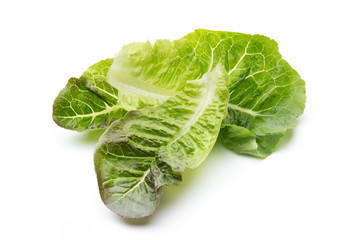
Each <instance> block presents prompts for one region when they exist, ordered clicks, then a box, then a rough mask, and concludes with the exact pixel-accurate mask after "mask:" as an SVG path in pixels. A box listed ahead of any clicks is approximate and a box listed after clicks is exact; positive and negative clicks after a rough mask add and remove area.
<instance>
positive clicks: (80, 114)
mask: <svg viewBox="0 0 360 240" xmlns="http://www.w3.org/2000/svg"><path fill="white" fill-rule="evenodd" d="M112 63H113V60H112V59H106V60H103V61H100V62H98V63H96V64H94V65H93V66H91V67H90V68H89V69H87V70H86V71H85V72H84V73H83V75H82V76H81V77H80V78H70V79H69V81H68V84H67V85H66V87H65V88H64V89H63V90H62V91H61V92H60V93H59V95H58V96H57V98H56V99H55V101H54V105H53V119H54V121H55V122H56V123H57V124H58V125H59V126H61V127H64V128H67V129H71V130H77V131H82V130H86V129H94V128H95V129H96V128H104V127H108V126H109V125H110V123H111V122H112V121H114V120H116V119H119V118H121V117H123V116H124V115H125V113H126V111H125V110H123V109H122V108H121V107H120V106H119V104H118V90H117V89H116V88H114V87H112V86H111V85H110V84H109V83H108V82H107V81H106V75H107V73H108V71H109V68H110V66H111V64H112Z"/></svg>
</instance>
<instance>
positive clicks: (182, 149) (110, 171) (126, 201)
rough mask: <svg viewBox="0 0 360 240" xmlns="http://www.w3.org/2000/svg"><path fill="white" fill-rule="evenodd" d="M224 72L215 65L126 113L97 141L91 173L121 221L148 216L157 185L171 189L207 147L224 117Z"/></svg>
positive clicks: (157, 192)
mask: <svg viewBox="0 0 360 240" xmlns="http://www.w3.org/2000/svg"><path fill="white" fill-rule="evenodd" d="M228 81H229V78H228V74H227V72H226V71H225V69H224V68H223V66H222V65H221V64H218V65H217V67H215V68H214V70H213V71H211V72H209V73H206V74H204V75H203V77H202V78H201V79H197V80H189V81H187V83H186V85H185V88H184V89H183V90H182V91H181V92H180V93H179V94H178V95H175V96H174V97H170V98H169V99H168V100H166V101H165V102H164V103H162V104H160V105H158V106H155V107H147V108H143V109H141V110H133V111H130V112H128V113H127V114H126V115H125V117H124V118H123V119H120V120H117V121H115V122H114V123H113V124H112V125H111V126H110V127H109V128H108V129H107V130H106V132H105V133H104V135H103V136H102V137H101V138H100V142H99V143H98V145H97V149H96V151H95V169H96V173H97V177H98V184H99V189H100V194H101V197H102V200H103V201H104V203H105V204H106V206H107V207H108V208H110V209H111V210H112V211H114V212H115V213H117V214H118V215H121V216H123V217H126V218H139V217H144V216H147V215H150V214H151V213H153V212H154V211H155V209H156V207H157V205H158V202H159V200H160V190H161V186H162V185H177V184H178V183H179V182H180V181H181V173H182V171H183V169H184V168H194V167H196V166H198V165H199V164H200V163H201V162H202V161H203V160H204V159H205V157H206V156H207V155H208V153H209V152H210V150H211V149H212V147H213V145H214V143H215V141H216V138H217V135H218V133H219V131H220V127H221V122H222V120H223V119H224V117H225V116H226V113H227V106H228V99H229V92H228V89H227V85H228Z"/></svg>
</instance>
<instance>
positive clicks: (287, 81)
mask: <svg viewBox="0 0 360 240" xmlns="http://www.w3.org/2000/svg"><path fill="white" fill-rule="evenodd" d="M218 62H221V63H222V64H223V65H224V67H225V70H226V71H227V72H228V74H229V77H230V86H229V92H230V103H229V110H228V111H229V113H228V116H227V118H226V119H225V120H224V122H223V129H222V130H221V134H220V135H221V139H222V141H223V142H224V143H225V146H227V147H228V148H230V149H232V150H233V151H235V152H237V153H243V154H249V155H254V156H257V157H266V156H268V155H269V154H270V153H271V152H272V151H273V150H274V149H275V147H276V145H277V143H278V142H279V140H280V138H281V137H282V136H283V135H284V133H285V132H286V131H287V130H288V129H291V128H294V127H295V126H296V118H297V117H298V116H300V115H301V114H302V112H303V111H304V107H305V84H304V81H303V80H302V79H301V78H300V76H299V74H298V73H297V72H296V71H295V70H294V69H292V68H291V66H290V65H289V64H288V63H287V62H286V61H285V60H283V59H282V57H281V55H280V53H279V50H278V45H277V43H276V42H275V41H274V40H271V39H269V38H268V37H265V36H262V35H249V34H242V33H234V32H222V31H210V30H203V29H199V30H195V31H194V32H193V33H190V34H188V35H186V36H185V37H183V38H181V39H179V40H175V41H172V42H171V41H168V40H158V41H157V42H155V44H154V45H151V44H150V43H149V42H146V43H132V44H129V45H127V46H124V47H123V49H122V50H121V51H120V52H119V53H118V54H117V55H116V56H115V59H114V63H113V64H112V65H111V64H110V63H109V62H107V63H108V64H109V65H108V66H107V68H110V70H109V71H108V74H107V72H106V71H103V74H104V75H103V78H102V79H104V81H103V82H104V84H105V82H106V83H107V84H109V85H107V86H109V87H113V89H115V90H114V91H110V92H112V96H114V97H117V102H116V104H115V105H112V106H109V107H107V108H106V107H104V104H103V105H101V106H102V108H92V109H89V108H88V107H87V106H86V105H83V104H79V103H78V101H77V100H82V98H83V95H86V94H87V92H86V91H84V92H79V91H73V92H72V93H69V94H68V97H67V99H69V98H72V99H73V100H72V102H75V101H76V102H75V104H74V105H76V106H77V108H75V107H74V108H75V109H78V111H77V112H75V114H74V113H73V112H71V109H70V110H69V107H68V105H69V104H68V105H66V104H65V103H63V101H61V104H54V113H55V110H56V112H57V114H55V115H56V116H57V117H56V118H55V117H54V119H56V120H55V121H57V123H58V124H59V125H60V126H65V127H66V128H69V129H71V128H73V129H75V130H84V129H87V128H101V127H107V126H108V125H109V123H110V122H111V121H113V119H114V118H115V117H122V116H123V114H124V113H125V112H126V111H130V110H134V109H141V108H143V107H146V106H156V105H158V104H161V103H163V102H164V101H166V100H167V99H168V98H169V97H172V96H174V95H176V94H178V93H179V91H181V90H182V89H183V87H184V86H185V83H186V80H188V79H199V78H201V76H202V75H203V74H204V73H206V72H208V71H211V70H212V69H213V68H214V66H215V65H216V64H217V63H218ZM110 65H111V67H110ZM87 86H88V89H91V88H92V82H91V81H87ZM69 88H70V87H66V88H65V89H68V90H66V91H65V92H66V93H68V92H69ZM99 89H102V90H103V92H108V90H104V88H101V87H100V88H99ZM99 89H98V90H99ZM63 91H64V90H63ZM92 93H93V92H92ZM116 93H117V94H116ZM62 95H64V94H63V93H60V95H59V97H60V99H63V96H62ZM96 96H98V95H96ZM59 97H58V98H59ZM68 101H69V100H68ZM59 102H60V101H57V100H56V101H55V103H59ZM55 105H56V106H55ZM59 105H60V106H61V108H59ZM63 106H65V108H64V107H63ZM105 106H108V105H105ZM104 109H105V110H104ZM65 110H66V111H65ZM92 111H93V112H92ZM109 111H110V112H111V111H113V112H115V114H110V112H109ZM82 112H86V113H87V114H91V115H94V114H95V115H96V117H97V118H94V117H92V116H88V115H86V114H85V116H87V118H86V117H85V118H84V117H82V115H84V114H81V113H82ZM68 115H70V117H74V115H76V118H73V119H71V118H70V119H69V118H68ZM58 116H64V117H67V118H65V120H66V121H65V120H62V121H61V122H60V121H59V120H58V119H59V117H58ZM68 122H70V123H68ZM94 122H95V123H96V124H94ZM99 122H101V124H100V123H99ZM79 126H80V129H79Z"/></svg>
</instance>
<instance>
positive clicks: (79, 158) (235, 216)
mask: <svg viewBox="0 0 360 240" xmlns="http://www.w3.org/2000/svg"><path fill="white" fill-rule="evenodd" d="M356 3H357V1H346V0H342V1H315V0H313V1H240V0H237V1H226V0H218V1H210V0H207V1H195V0H192V1H184V0H182V1H180V0H179V1H150V0H149V1H135V0H134V1H75V0H72V1H37V0H33V1H1V3H0V26H1V27H0V31H1V32H0V35H1V37H0V59H1V60H0V61H1V62H0V69H1V75H0V78H1V85H0V98H1V99H0V104H1V105H0V106H1V113H0V114H1V117H0V124H1V127H2V129H1V131H0V138H1V140H2V143H1V155H0V156H1V166H0V169H1V173H0V191H1V192H0V194H1V196H0V219H1V221H2V223H1V224H0V226H1V227H0V228H1V230H0V239H6V240H7V239H39V240H41V239H87V240H90V239H110V238H111V239H144V238H146V239H209V238H210V239H212V238H214V239H215V238H216V239H217V238H222V239H277V240H279V239H287V240H289V239H291V240H292V239H317V240H318V239H347V240H349V239H360V192H359V190H360V186H359V185H360V157H359V149H360V146H359V143H360V137H359V136H360V129H359V119H360V118H359V116H360V114H359V104H360V100H359V95H360V90H359V87H360V57H359V56H360V50H359V49H360V48H359V45H360V33H359V23H360V17H359V9H360V8H359V6H357V5H356ZM196 28H206V29H212V30H223V31H235V32H243V33H250V34H255V33H259V34H263V35H266V36H269V37H271V38H273V39H275V40H276V41H277V42H278V43H279V47H280V52H281V53H282V55H283V57H284V58H285V59H286V60H287V61H288V62H289V63H290V64H291V65H292V67H294V68H295V69H296V70H297V71H298V72H299V73H300V74H301V76H302V78H303V79H304V80H305V81H306V89H307V104H306V109H305V113H304V115H303V116H301V117H300V118H299V124H298V127H297V128H296V129H295V130H294V131H292V132H290V133H288V134H287V135H286V139H285V141H282V143H281V144H280V146H279V148H278V149H277V150H276V152H274V153H273V154H272V155H271V156H269V157H268V158H266V159H265V160H260V159H256V158H252V157H245V156H239V155H236V154H233V153H232V152H230V151H228V150H226V149H225V148H224V147H223V146H221V144H216V146H215V148H214V150H213V151H212V152H211V154H210V155H209V157H208V159H207V160H206V161H205V162H204V163H203V164H202V165H201V166H200V167H199V168H197V169H195V170H192V171H186V172H185V174H184V182H183V184H182V185H181V186H180V187H177V188H175V187H173V188H169V187H168V188H164V194H163V200H162V203H161V205H160V207H159V209H158V211H157V212H156V213H155V214H154V215H153V216H152V217H149V218H146V219H144V220H141V221H126V220H123V219H121V218H120V217H117V216H116V215H114V214H113V213H112V212H110V211H109V210H108V209H107V208H106V207H105V206H104V205H103V203H102V202H101V200H100V197H99V194H98V189H97V183H96V176H95V171H94V167H93V162H92V154H93V150H94V146H95V144H96V142H97V138H98V136H99V134H100V133H98V132H95V133H90V134H89V133H88V134H86V133H85V134H84V133H77V132H71V131H68V130H64V129H61V128H60V127H58V126H57V125H56V124H55V123H54V122H53V121H52V119H51V114H52V103H53V100H54V99H55V97H56V96H57V94H58V92H59V91H60V90H61V89H62V88H63V87H64V86H65V84H66V82H67V80H68V79H69V78H70V77H73V76H75V77H79V76H80V75H81V73H82V72H83V71H84V70H85V69H87V68H88V67H89V66H90V65H92V64H93V63H95V62H97V61H99V60H101V59H105V58H108V57H112V56H113V55H114V53H115V52H117V51H118V50H119V49H120V48H121V46H122V45H123V44H127V43H130V42H133V41H146V40H147V39H150V40H152V41H154V40H155V39H158V38H168V39H171V40H174V39H177V38H180V37H182V36H184V35H186V34H187V33H189V32H192V31H193V30H194V29H196Z"/></svg>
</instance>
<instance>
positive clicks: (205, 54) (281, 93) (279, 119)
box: [184, 30, 305, 157]
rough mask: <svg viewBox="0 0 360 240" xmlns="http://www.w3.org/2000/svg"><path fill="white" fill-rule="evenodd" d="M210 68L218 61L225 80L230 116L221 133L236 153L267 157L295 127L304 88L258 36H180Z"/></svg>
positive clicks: (267, 41)
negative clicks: (229, 81)
mask: <svg viewBox="0 0 360 240" xmlns="http://www.w3.org/2000/svg"><path fill="white" fill-rule="evenodd" d="M184 39H187V40H188V42H190V43H191V46H192V47H193V48H194V49H195V52H196V56H197V57H198V58H199V59H200V60H202V61H203V62H204V63H208V65H209V67H208V68H209V69H211V68H212V67H213V65H214V64H216V63H217V62H219V61H220V62H222V63H223V64H224V66H225V69H226V71H227V72H228V73H229V76H230V80H231V83H230V87H229V91H230V103H229V114H228V116H227V118H226V119H225V120H224V122H223V129H222V131H221V137H222V140H223V141H224V143H225V146H227V147H228V148H230V149H232V150H234V151H235V152H237V153H244V154H250V155H254V156H258V157H266V156H268V155H269V154H270V153H271V152H272V151H273V150H274V148H275V146H276V144H277V143H278V142H279V140H280V138H281V137H282V136H283V135H284V133H285V131H286V130H287V129H290V128H294V127H295V126H296V118H297V117H298V116H300V115H301V114H302V113H303V111H304V107H305V83H304V81H303V80H302V79H301V78H300V76H299V74H298V73H297V72H296V71H295V70H294V69H292V68H291V66H290V65H289V64H288V63H287V62H286V61H285V60H283V59H282V57H281V55H280V53H279V50H278V45H277V43H276V42H275V41H274V40H271V39H269V38H268V37H265V36H261V35H248V34H239V33H230V32H215V31H208V30H196V31H195V32H194V33H190V34H189V35H187V36H185V37H184Z"/></svg>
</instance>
